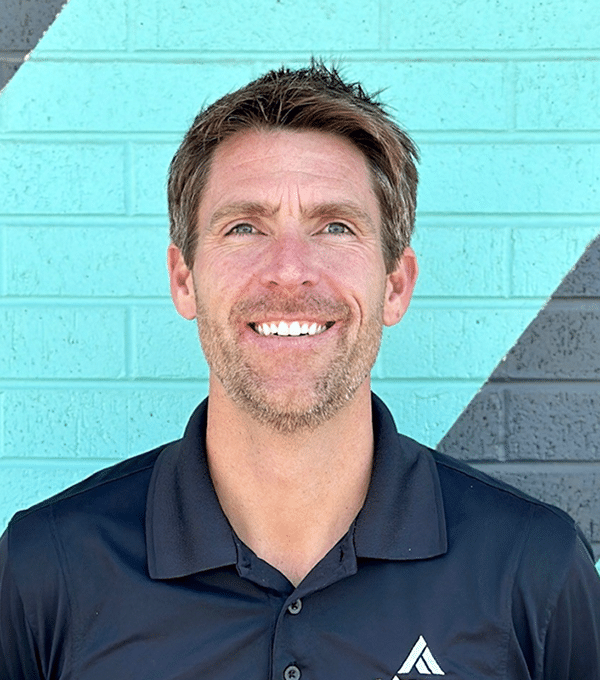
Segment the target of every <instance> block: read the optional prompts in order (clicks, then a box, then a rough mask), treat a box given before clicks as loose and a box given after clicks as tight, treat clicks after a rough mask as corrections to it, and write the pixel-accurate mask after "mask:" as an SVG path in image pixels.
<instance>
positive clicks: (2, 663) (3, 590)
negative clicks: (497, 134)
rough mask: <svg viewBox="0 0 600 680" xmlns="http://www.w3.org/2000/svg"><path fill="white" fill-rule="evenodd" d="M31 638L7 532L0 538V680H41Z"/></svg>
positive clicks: (32, 637) (34, 647)
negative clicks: (15, 575) (0, 679)
mask: <svg viewBox="0 0 600 680" xmlns="http://www.w3.org/2000/svg"><path fill="white" fill-rule="evenodd" d="M37 658H38V652H37V650H36V645H35V641H34V636H33V634H32V631H31V629H30V627H29V624H28V622H27V619H26V615H25V608H24V605H23V601H22V599H21V595H20V593H19V589H18V587H17V583H16V580H15V577H14V573H13V566H12V565H11V562H10V557H9V551H8V531H6V532H5V533H4V535H3V536H2V538H0V678H2V679H3V680H36V679H37V678H42V676H41V674H40V671H39V668H38V664H37V661H36V659H37Z"/></svg>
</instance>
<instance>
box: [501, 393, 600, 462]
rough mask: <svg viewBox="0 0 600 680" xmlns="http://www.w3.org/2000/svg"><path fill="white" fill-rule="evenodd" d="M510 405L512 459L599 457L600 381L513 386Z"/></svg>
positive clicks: (583, 458)
mask: <svg viewBox="0 0 600 680" xmlns="http://www.w3.org/2000/svg"><path fill="white" fill-rule="evenodd" d="M507 409H508V417H507V428H508V432H507V437H506V443H507V455H508V458H509V459H510V460H523V461H526V460H549V461H552V460H580V461H594V460H595V461H600V383H598V384H596V385H592V386H590V387H589V388H588V389H585V388H579V389H575V388H572V389H567V388H564V387H563V388H561V387H560V386H558V385H551V384H545V385H543V386H542V387H541V388H539V389H534V388H531V389H525V390H524V389H510V390H509V396H508V399H507Z"/></svg>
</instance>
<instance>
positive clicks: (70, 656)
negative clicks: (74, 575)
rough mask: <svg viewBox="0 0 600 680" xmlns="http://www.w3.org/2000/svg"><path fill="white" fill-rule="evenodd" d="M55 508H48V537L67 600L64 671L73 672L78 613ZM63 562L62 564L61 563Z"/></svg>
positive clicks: (75, 655)
mask: <svg viewBox="0 0 600 680" xmlns="http://www.w3.org/2000/svg"><path fill="white" fill-rule="evenodd" d="M54 511H55V507H54V506H50V508H49V512H50V522H49V524H50V535H51V538H52V542H53V544H54V550H55V552H56V558H57V562H58V566H59V569H60V574H61V576H62V580H63V583H64V589H65V595H66V598H67V604H68V613H69V621H70V625H69V629H68V631H67V633H66V635H67V636H68V642H67V645H66V646H67V657H66V658H65V664H66V669H65V670H67V671H74V669H75V666H76V662H75V659H76V657H77V651H78V650H77V649H76V643H78V637H79V636H78V634H77V624H78V623H79V618H80V617H79V616H78V611H77V608H76V607H75V606H74V602H73V597H72V595H71V590H70V588H69V583H70V581H69V578H68V577H67V576H68V573H67V572H70V570H69V567H68V558H67V554H66V551H65V549H64V546H63V544H62V541H61V540H60V536H59V535H58V527H57V524H56V516H55V513H54ZM63 561H64V563H63Z"/></svg>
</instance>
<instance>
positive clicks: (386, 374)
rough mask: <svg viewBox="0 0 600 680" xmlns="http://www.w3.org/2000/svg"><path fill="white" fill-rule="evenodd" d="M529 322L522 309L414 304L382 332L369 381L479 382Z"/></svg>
mask: <svg viewBox="0 0 600 680" xmlns="http://www.w3.org/2000/svg"><path fill="white" fill-rule="evenodd" d="M530 318H531V311H530V310H527V309H515V308H510V309H502V308H496V309H490V308H483V309H469V308H466V309H461V308H460V307H459V306H458V303H457V308H456V309H445V308H439V309H436V308H421V307H416V306H415V307H414V308H413V309H412V310H409V312H408V314H407V315H406V317H405V318H404V319H403V320H402V321H401V322H400V323H399V324H397V325H396V326H393V327H391V328H388V329H386V330H385V332H384V342H383V343H382V347H381V352H380V356H379V359H378V360H377V364H376V371H375V377H378V378H413V379H414V378H429V379H431V378H437V379H449V378H462V379H465V378H470V379H482V380H483V379H485V378H486V377H487V376H488V375H489V374H490V372H491V371H492V369H493V368H494V366H495V364H496V363H497V361H498V357H500V356H502V354H503V353H504V352H506V350H507V348H508V347H511V346H512V344H513V343H514V341H515V339H516V338H517V337H518V335H519V333H520V332H521V330H522V329H523V328H525V326H526V325H527V322H528V321H529V320H530ZM442 337H443V339H442ZM457 415H458V414H457Z"/></svg>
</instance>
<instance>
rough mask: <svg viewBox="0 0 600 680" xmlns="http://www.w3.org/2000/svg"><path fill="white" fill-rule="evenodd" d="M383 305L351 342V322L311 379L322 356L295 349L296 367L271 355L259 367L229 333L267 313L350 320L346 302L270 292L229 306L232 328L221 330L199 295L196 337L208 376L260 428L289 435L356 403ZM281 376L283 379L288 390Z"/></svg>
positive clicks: (376, 346)
mask: <svg viewBox="0 0 600 680" xmlns="http://www.w3.org/2000/svg"><path fill="white" fill-rule="evenodd" d="M196 290H198V289H197V288H196ZM382 297H383V296H382ZM382 308H383V300H382V302H381V303H380V305H379V306H378V308H377V309H376V310H374V311H373V312H372V313H371V315H370V316H369V317H368V318H367V319H365V323H364V324H363V325H362V326H361V327H360V329H359V331H358V335H357V336H356V338H355V339H354V341H353V342H351V340H350V338H349V334H348V324H347V323H346V324H345V326H344V330H343V332H342V333H341V334H340V336H339V340H338V343H337V346H336V347H335V349H334V351H333V354H332V356H330V358H329V360H328V361H327V362H326V364H325V365H324V366H323V367H322V369H319V368H317V371H316V374H315V375H314V376H311V371H314V368H313V366H312V365H311V364H317V367H318V365H319V364H322V363H323V357H322V356H321V354H320V353H317V352H316V351H315V352H312V353H307V354H305V353H303V352H302V350H298V354H299V357H298V360H297V362H290V360H289V357H285V358H283V359H282V357H280V356H279V357H277V356H269V355H268V352H266V353H265V356H264V357H263V359H264V361H263V362H262V364H263V365H262V366H261V362H260V361H257V360H253V359H252V357H250V356H248V355H247V354H246V353H245V352H244V350H243V348H242V347H241V346H240V344H239V343H238V342H237V340H236V338H235V336H234V335H233V332H232V330H231V329H235V328H240V326H241V325H242V324H244V323H247V320H248V319H256V318H261V317H264V316H265V314H266V313H267V312H268V313H269V314H270V315H271V316H272V317H275V318H277V316H279V315H281V316H282V317H283V316H286V315H297V316H299V317H301V318H307V319H310V318H321V319H323V318H327V319H335V320H336V323H339V322H347V321H348V320H349V319H350V318H351V309H350V307H349V306H348V305H347V304H346V303H344V302H336V301H332V300H330V299H328V298H324V297H319V296H306V297H303V298H301V299H299V298H294V299H290V298H289V297H283V296H273V295H271V296H269V297H268V298H264V297H263V298H260V299H255V300H247V301H241V302H239V303H237V304H236V305H234V307H233V308H232V309H231V312H230V314H229V319H228V324H227V327H225V328H223V327H222V326H220V325H219V324H218V323H217V322H216V321H215V320H214V319H211V318H210V316H209V314H208V311H207V309H206V307H205V306H204V305H203V304H202V302H201V300H200V299H199V298H198V296H196V312H197V323H198V333H199V336H200V343H201V345H202V350H203V352H204V355H205V357H206V361H207V363H208V365H209V368H210V370H211V373H213V374H214V375H215V376H216V377H217V378H218V380H219V381H220V382H221V384H222V386H223V388H224V390H225V392H226V394H227V395H228V396H229V397H230V398H231V400H232V401H233V402H234V403H235V404H236V405H237V406H239V407H240V408H242V409H243V410H244V411H245V412H246V413H248V414H249V415H250V416H251V417H252V418H253V419H254V420H256V421H257V422H258V423H259V424H261V425H264V426H266V427H268V428H270V429H272V430H274V431H276V432H278V433H280V434H286V435H289V434H294V433H296V432H300V431H303V430H304V431H312V430H315V429H316V428H318V427H319V426H320V425H322V424H323V423H325V422H326V421H328V420H330V419H331V418H333V416H335V415H336V414H337V413H338V412H339V411H340V409H342V408H343V407H344V406H345V405H346V404H347V403H348V402H350V401H351V400H352V398H353V397H354V394H355V393H356V390H357V389H358V388H359V387H360V385H362V383H363V382H364V381H365V379H366V378H367V376H368V375H369V374H370V372H371V369H372V367H373V364H374V363H375V359H376V357H377V353H378V352H379V347H380V345H381V334H382V320H381V319H382ZM325 332H326V333H327V332H328V331H325ZM328 353H330V352H329V351H328ZM278 375H284V376H285V381H284V382H285V385H283V387H282V386H281V383H280V382H279V380H278V377H277V376H278Z"/></svg>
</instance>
